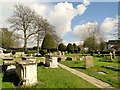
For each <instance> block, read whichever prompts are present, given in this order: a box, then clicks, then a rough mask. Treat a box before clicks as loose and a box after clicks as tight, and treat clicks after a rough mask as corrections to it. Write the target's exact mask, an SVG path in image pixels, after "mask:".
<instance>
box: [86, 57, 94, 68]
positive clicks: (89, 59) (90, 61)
mask: <svg viewBox="0 0 120 90" xmlns="http://www.w3.org/2000/svg"><path fill="white" fill-rule="evenodd" d="M85 58H86V60H85V64H86V68H91V67H94V62H93V57H92V56H86V57H85Z"/></svg>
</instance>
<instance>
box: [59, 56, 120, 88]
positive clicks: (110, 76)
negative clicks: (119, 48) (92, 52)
mask: <svg viewBox="0 0 120 90" xmlns="http://www.w3.org/2000/svg"><path fill="white" fill-rule="evenodd" d="M71 57H73V55H71ZM119 57H120V56H116V58H115V59H113V61H112V62H104V61H102V62H101V61H99V60H101V59H103V58H104V57H95V56H94V57H93V60H94V61H93V62H94V67H91V68H86V63H85V60H77V61H61V62H60V63H61V64H64V65H66V66H68V67H70V68H73V69H76V70H79V71H81V72H83V73H86V74H88V75H90V76H93V77H95V78H97V79H100V80H102V81H104V82H106V83H109V84H111V85H112V86H113V87H116V88H119V80H118V79H116V78H119V76H118V75H119V74H118V72H119V69H118V68H116V67H118V66H119V63H117V58H119ZM88 64H90V63H88ZM102 66H107V67H102ZM108 66H112V67H108ZM113 66H114V67H113ZM113 68H114V69H113ZM115 69H118V70H115Z"/></svg>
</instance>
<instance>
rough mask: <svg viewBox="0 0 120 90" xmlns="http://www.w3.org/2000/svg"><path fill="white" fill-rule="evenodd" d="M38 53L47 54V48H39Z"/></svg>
mask: <svg viewBox="0 0 120 90" xmlns="http://www.w3.org/2000/svg"><path fill="white" fill-rule="evenodd" d="M39 53H40V54H41V55H42V56H44V55H45V54H47V50H46V49H41V50H40V51H39Z"/></svg>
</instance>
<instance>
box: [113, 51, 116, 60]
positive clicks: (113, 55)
mask: <svg viewBox="0 0 120 90" xmlns="http://www.w3.org/2000/svg"><path fill="white" fill-rule="evenodd" d="M113 58H114V59H115V58H116V56H115V50H113Z"/></svg>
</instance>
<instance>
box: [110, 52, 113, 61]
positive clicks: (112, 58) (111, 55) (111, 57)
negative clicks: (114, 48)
mask: <svg viewBox="0 0 120 90" xmlns="http://www.w3.org/2000/svg"><path fill="white" fill-rule="evenodd" d="M110 60H113V58H112V52H110Z"/></svg>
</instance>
